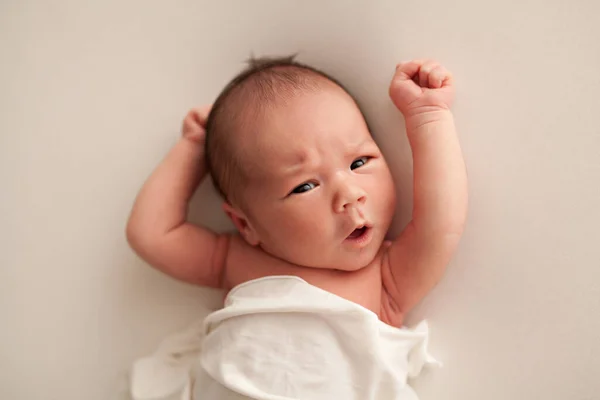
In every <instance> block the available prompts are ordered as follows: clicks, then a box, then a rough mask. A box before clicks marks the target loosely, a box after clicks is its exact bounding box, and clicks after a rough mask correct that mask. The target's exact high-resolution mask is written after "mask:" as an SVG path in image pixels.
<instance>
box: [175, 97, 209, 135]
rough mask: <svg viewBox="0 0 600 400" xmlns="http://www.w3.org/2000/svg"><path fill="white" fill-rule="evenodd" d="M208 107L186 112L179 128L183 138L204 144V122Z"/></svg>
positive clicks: (206, 117)
mask: <svg viewBox="0 0 600 400" xmlns="http://www.w3.org/2000/svg"><path fill="white" fill-rule="evenodd" d="M210 107H211V106H202V107H198V108H193V109H191V110H190V111H188V113H187V115H186V116H185V119H184V120H183V126H182V128H181V134H182V136H183V137H184V138H186V139H189V140H192V141H194V142H198V143H201V144H204V138H205V136H206V130H205V128H206V120H207V119H208V113H209V112H210Z"/></svg>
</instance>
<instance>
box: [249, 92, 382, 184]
mask: <svg viewBox="0 0 600 400" xmlns="http://www.w3.org/2000/svg"><path fill="white" fill-rule="evenodd" d="M254 122H255V123H254V124H253V125H252V127H250V129H246V130H245V133H244V134H242V135H241V137H240V141H239V142H238V146H239V150H240V151H241V154H240V155H241V156H242V158H243V159H244V160H245V163H247V165H248V167H249V168H252V170H253V171H252V172H254V173H255V174H256V173H260V175H263V176H265V177H266V176H267V175H273V174H275V175H278V174H279V173H280V172H281V171H280V169H282V168H284V169H285V168H288V167H290V168H293V167H294V166H295V165H297V164H303V163H307V162H310V161H314V160H315V159H319V158H323V157H335V156H337V155H338V154H342V153H346V152H348V151H351V150H352V149H354V148H356V147H357V146H358V145H359V144H361V143H363V142H366V141H370V140H371V136H370V133H369V131H368V128H367V126H366V123H365V121H364V118H363V117H362V114H361V112H360V110H359V109H358V107H357V106H356V104H355V103H354V101H353V100H352V98H350V97H349V96H348V95H347V94H345V92H343V91H341V90H338V91H336V90H332V89H329V88H328V89H325V90H323V91H319V92H315V93H308V94H303V95H299V96H296V97H294V98H289V99H287V100H286V101H285V102H282V103H280V104H277V105H276V106H274V107H269V108H268V109H266V110H265V111H264V112H263V113H262V115H261V116H260V118H258V119H257V120H255V121H254Z"/></svg>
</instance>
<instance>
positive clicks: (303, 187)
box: [290, 182, 317, 194]
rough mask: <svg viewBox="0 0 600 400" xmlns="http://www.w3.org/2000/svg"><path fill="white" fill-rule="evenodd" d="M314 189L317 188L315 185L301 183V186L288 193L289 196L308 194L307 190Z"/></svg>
mask: <svg viewBox="0 0 600 400" xmlns="http://www.w3.org/2000/svg"><path fill="white" fill-rule="evenodd" d="M315 187H317V185H315V184H314V183H312V182H306V183H303V184H302V185H298V186H296V187H295V188H294V190H292V191H291V192H290V194H300V193H305V192H308V191H309V190H312V189H314V188H315Z"/></svg>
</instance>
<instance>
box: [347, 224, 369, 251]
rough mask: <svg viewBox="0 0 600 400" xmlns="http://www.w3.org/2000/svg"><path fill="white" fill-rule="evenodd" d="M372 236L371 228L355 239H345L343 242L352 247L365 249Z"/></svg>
mask: <svg viewBox="0 0 600 400" xmlns="http://www.w3.org/2000/svg"><path fill="white" fill-rule="evenodd" d="M372 236H373V228H367V229H366V230H365V231H364V232H363V234H362V235H360V236H357V237H355V238H351V237H347V238H346V240H345V242H346V243H348V244H350V245H352V246H354V247H359V248H360V247H365V246H366V245H367V244H369V242H370V241H371V237H372Z"/></svg>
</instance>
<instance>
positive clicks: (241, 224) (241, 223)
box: [223, 202, 260, 246]
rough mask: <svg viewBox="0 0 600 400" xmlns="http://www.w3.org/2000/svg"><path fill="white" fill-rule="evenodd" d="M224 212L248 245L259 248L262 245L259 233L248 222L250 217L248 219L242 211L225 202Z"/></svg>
mask: <svg viewBox="0 0 600 400" xmlns="http://www.w3.org/2000/svg"><path fill="white" fill-rule="evenodd" d="M223 211H225V214H227V216H228V217H229V218H230V219H231V222H233V225H235V227H236V228H237V230H238V232H239V233H240V235H242V237H243V238H244V239H245V240H246V242H248V244H250V245H251V246H257V245H258V244H260V240H259V238H258V233H257V232H256V230H255V229H254V227H253V226H252V224H251V223H250V221H248V217H246V215H245V214H244V213H243V212H242V211H241V210H238V209H237V208H235V207H233V206H232V205H231V204H229V203H227V202H225V203H223Z"/></svg>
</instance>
